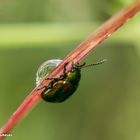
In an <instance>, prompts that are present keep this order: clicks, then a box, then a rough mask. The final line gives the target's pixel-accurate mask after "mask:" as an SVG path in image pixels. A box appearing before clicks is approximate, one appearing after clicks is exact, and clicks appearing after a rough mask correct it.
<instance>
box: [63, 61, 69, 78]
mask: <svg viewBox="0 0 140 140" xmlns="http://www.w3.org/2000/svg"><path fill="white" fill-rule="evenodd" d="M67 65H68V62H67V63H65V65H64V69H63V76H64V77H66V74H67V73H66V70H67V69H66V67H67Z"/></svg>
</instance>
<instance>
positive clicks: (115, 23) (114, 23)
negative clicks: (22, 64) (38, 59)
mask: <svg viewBox="0 0 140 140" xmlns="http://www.w3.org/2000/svg"><path fill="white" fill-rule="evenodd" d="M138 11H140V1H136V2H134V3H133V4H132V5H130V6H128V7H127V8H125V9H123V10H122V11H120V12H119V13H118V14H117V15H115V16H113V17H112V18H111V19H109V20H108V21H107V22H106V23H104V24H103V26H101V27H100V28H99V29H98V30H97V31H96V32H95V33H94V34H93V35H91V36H90V37H89V38H88V39H87V40H85V41H84V42H82V43H81V44H80V45H79V46H78V47H77V48H76V49H74V50H73V51H72V52H71V53H69V54H68V55H67V56H66V57H65V58H64V59H63V61H62V62H61V63H60V65H59V66H57V67H56V68H55V69H54V70H53V71H52V72H51V73H50V74H49V75H48V76H47V77H59V76H60V75H61V74H62V72H63V66H64V64H65V63H66V62H69V64H68V69H70V66H71V62H74V63H76V62H79V61H81V60H82V59H83V58H84V57H85V56H86V55H88V54H89V53H90V52H91V51H92V50H93V49H95V48H96V47H97V46H98V45H99V44H100V43H101V42H103V41H104V40H105V39H106V38H108V37H109V36H110V35H111V34H112V33H113V32H115V31H116V30H117V29H118V28H119V27H121V26H122V25H123V24H124V23H126V22H127V21H128V20H129V19H130V18H131V17H133V16H134V15H135V14H136V13H137V12H138ZM47 77H46V78H47ZM48 84H49V81H47V80H43V81H42V82H41V83H40V84H39V85H38V86H37V87H35V89H34V90H33V91H32V92H31V93H30V94H29V95H28V96H27V98H26V99H25V100H24V101H23V103H22V104H21V105H20V106H19V107H18V109H17V110H16V111H15V112H14V113H13V114H12V115H11V117H10V118H9V120H8V121H7V122H6V123H5V125H4V126H3V127H2V128H1V129H0V140H2V139H4V136H3V135H2V134H8V133H10V131H11V130H12V128H14V127H15V125H16V124H17V123H19V121H21V120H22V119H23V118H24V117H25V115H26V114H27V113H28V112H29V111H30V110H31V109H32V108H33V107H34V106H35V105H36V104H37V103H39V101H40V100H41V96H40V95H41V93H42V92H44V89H43V88H41V87H44V86H48Z"/></svg>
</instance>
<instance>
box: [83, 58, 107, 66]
mask: <svg viewBox="0 0 140 140" xmlns="http://www.w3.org/2000/svg"><path fill="white" fill-rule="evenodd" d="M106 61H107V59H103V60H101V61H99V62H97V63H93V64H88V65H85V66H83V67H81V68H85V67H91V66H95V65H100V64H103V63H104V62H106Z"/></svg>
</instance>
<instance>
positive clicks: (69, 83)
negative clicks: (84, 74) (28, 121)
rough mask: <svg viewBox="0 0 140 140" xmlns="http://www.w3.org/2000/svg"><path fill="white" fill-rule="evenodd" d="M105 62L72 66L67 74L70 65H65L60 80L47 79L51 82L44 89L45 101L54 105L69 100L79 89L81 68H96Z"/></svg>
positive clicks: (43, 96)
mask: <svg viewBox="0 0 140 140" xmlns="http://www.w3.org/2000/svg"><path fill="white" fill-rule="evenodd" d="M104 62H105V60H102V61H100V62H97V63H95V64H89V65H86V63H83V64H82V65H80V64H79V63H76V64H73V63H72V65H71V68H70V70H69V71H68V72H66V67H67V64H68V63H65V65H64V70H63V74H62V75H61V76H60V77H59V78H53V77H52V78H47V79H46V80H51V82H50V84H49V86H48V87H44V88H45V90H44V92H43V93H42V94H41V96H42V98H43V100H45V101H48V102H53V103H60V102H63V101H65V100H66V99H68V98H69V97H70V96H71V95H72V94H73V93H74V92H75V91H76V89H77V87H78V85H79V81H80V79H81V68H84V67H89V66H94V65H98V64H102V63H104Z"/></svg>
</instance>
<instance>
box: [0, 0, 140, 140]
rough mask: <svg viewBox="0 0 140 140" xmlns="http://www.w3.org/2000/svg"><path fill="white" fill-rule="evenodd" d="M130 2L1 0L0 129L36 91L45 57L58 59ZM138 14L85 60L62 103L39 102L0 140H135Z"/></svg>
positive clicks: (139, 121)
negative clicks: (72, 89)
mask: <svg viewBox="0 0 140 140" xmlns="http://www.w3.org/2000/svg"><path fill="white" fill-rule="evenodd" d="M130 2H131V1H129V0H119V1H117V0H115V1H113V0H102V1H101V0H86V1H85V0H77V1H75V0H57V1H56V0H40V1H37V0H34V1H33V0H5V1H1V4H0V9H1V10H0V79H1V80H0V126H2V125H3V124H4V122H6V120H7V119H8V117H9V116H10V115H11V114H12V113H13V112H14V111H15V110H16V108H17V107H18V106H19V105H20V104H21V102H22V101H23V100H24V98H25V97H26V96H27V95H28V94H29V92H30V91H31V90H32V89H33V88H34V87H35V74H36V70H37V69H38V66H39V65H40V64H41V63H42V62H43V61H45V60H48V59H54V58H59V59H63V58H64V57H65V56H66V55H67V54H68V53H69V52H70V51H71V50H73V49H74V48H75V46H77V45H78V44H79V43H80V42H82V41H83V39H84V38H86V36H88V35H89V34H90V33H92V32H93V31H95V28H96V27H97V26H99V25H100V24H99V23H101V22H103V21H104V20H107V19H108V18H109V17H110V16H111V15H113V14H115V13H116V12H117V11H119V10H120V8H122V7H124V6H125V5H127V4H128V3H130ZM139 22H140V15H138V16H136V17H134V18H133V19H132V21H130V23H128V24H127V25H126V26H124V27H123V28H122V29H120V30H119V31H117V33H115V34H114V35H113V36H112V37H110V38H109V39H108V40H107V41H106V42H104V43H103V44H102V45H100V47H99V48H97V49H96V50H95V51H94V52H92V53H91V54H90V55H89V56H87V57H86V58H85V60H84V61H85V62H87V63H93V62H96V61H98V60H101V59H104V58H106V59H108V62H107V63H105V64H102V65H100V66H97V67H94V68H87V69H83V71H82V78H81V82H80V85H79V88H78V90H77V91H76V92H75V94H74V95H73V96H72V97H71V98H70V99H69V100H67V101H66V102H64V103H62V104H51V103H46V102H44V101H42V102H41V103H40V104H39V105H38V106H36V107H35V109H33V111H32V112H31V113H30V114H29V115H28V116H27V117H26V118H25V119H24V120H23V121H22V122H21V123H19V124H18V126H17V127H15V128H14V130H13V132H12V135H13V136H12V137H8V138H7V140H19V139H20V140H25V139H30V140H40V139H42V140H139V139H140V131H139V128H140V127H139V125H140V109H139V106H140V86H139V83H140V74H139V71H140V65H139V61H140V60H139V59H140V40H139V36H140V27H139Z"/></svg>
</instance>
